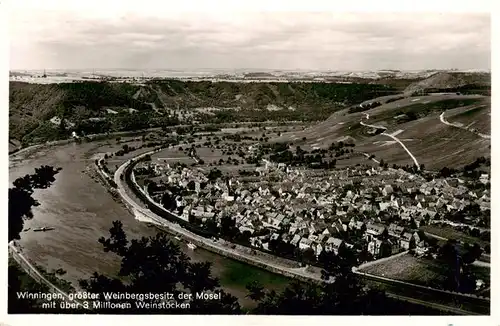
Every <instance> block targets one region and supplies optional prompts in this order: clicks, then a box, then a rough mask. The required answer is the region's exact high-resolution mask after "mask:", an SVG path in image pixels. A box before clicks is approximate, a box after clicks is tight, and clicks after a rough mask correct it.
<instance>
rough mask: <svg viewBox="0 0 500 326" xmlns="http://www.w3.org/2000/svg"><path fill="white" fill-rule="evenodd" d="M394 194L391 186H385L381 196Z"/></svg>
mask: <svg viewBox="0 0 500 326" xmlns="http://www.w3.org/2000/svg"><path fill="white" fill-rule="evenodd" d="M393 192H394V189H393V188H392V186H391V185H386V186H385V187H384V189H382V195H383V196H384V197H385V196H388V195H390V194H392V193H393Z"/></svg>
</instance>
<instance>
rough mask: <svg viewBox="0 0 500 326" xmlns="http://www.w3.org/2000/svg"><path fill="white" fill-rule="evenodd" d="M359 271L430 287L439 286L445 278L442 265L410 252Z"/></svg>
mask: <svg viewBox="0 0 500 326" xmlns="http://www.w3.org/2000/svg"><path fill="white" fill-rule="evenodd" d="M361 271H362V272H364V273H368V274H373V275H377V276H383V277H387V278H392V279H396V280H400V281H405V282H409V283H413V284H418V285H423V286H432V287H439V285H440V284H442V283H443V282H444V280H445V277H444V273H445V271H444V269H443V266H442V265H440V264H438V263H436V262H435V261H432V260H429V259H426V258H417V257H414V256H412V255H410V254H407V255H403V256H399V257H396V258H394V259H390V260H388V261H385V262H381V263H379V264H374V265H371V266H368V267H366V268H365V269H363V270H361Z"/></svg>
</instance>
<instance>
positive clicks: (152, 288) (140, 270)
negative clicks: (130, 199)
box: [80, 221, 240, 314]
mask: <svg viewBox="0 0 500 326" xmlns="http://www.w3.org/2000/svg"><path fill="white" fill-rule="evenodd" d="M99 242H100V243H101V244H102V245H103V247H104V250H105V251H109V252H113V253H115V254H116V255H118V256H119V257H120V258H121V267H120V271H119V275H118V276H119V277H120V279H118V278H109V277H107V276H104V275H100V274H98V273H94V275H93V276H92V277H91V278H90V279H87V280H82V281H80V286H81V287H82V289H84V290H85V291H88V292H91V293H99V294H100V296H101V297H104V293H105V292H112V293H129V294H130V293H158V294H159V293H172V294H173V295H174V296H173V298H174V299H173V301H175V302H177V303H182V302H189V304H190V309H188V310H186V309H182V308H180V307H179V308H176V307H175V306H174V307H173V308H172V309H169V313H174V314H192V313H201V314H208V313H212V314H214V313H215V314H233V313H239V312H240V306H239V304H238V301H237V299H236V298H235V297H233V296H232V295H229V294H227V293H226V292H224V290H222V289H220V284H219V280H218V279H217V278H215V277H213V276H212V275H211V270H210V269H211V263H209V262H196V263H194V262H191V261H190V259H189V257H187V256H186V255H185V254H184V253H182V252H181V250H180V247H179V246H178V245H177V244H174V243H173V242H171V241H170V240H169V239H168V238H167V236H166V235H165V234H157V235H156V236H155V237H149V238H146V237H142V238H141V239H133V240H131V241H129V240H128V239H127V236H126V234H125V232H124V231H123V228H122V223H121V222H120V221H115V222H113V227H112V228H111V229H110V236H109V238H106V239H105V238H104V237H103V238H101V239H99ZM121 279H126V280H127V282H126V283H124V282H122V281H121ZM199 292H218V293H220V294H221V300H202V299H196V298H195V297H194V296H193V297H194V298H192V299H191V300H189V301H184V300H182V299H179V294H181V293H193V294H194V293H199ZM165 299H168V298H161V297H159V298H157V299H155V298H153V299H152V300H150V301H149V302H150V303H157V304H160V305H161V304H162V302H163V303H164V302H165ZM135 301H136V300H133V299H130V300H128V299H115V300H111V302H113V303H127V302H128V303H131V306H132V308H131V310H130V311H127V312H128V313H135V314H151V313H164V309H161V308H158V309H157V308H151V309H140V308H137V307H136V306H135V303H134V302H135ZM168 301H170V302H171V301H172V300H168ZM96 312H98V313H116V310H109V309H105V308H103V309H97V311H96Z"/></svg>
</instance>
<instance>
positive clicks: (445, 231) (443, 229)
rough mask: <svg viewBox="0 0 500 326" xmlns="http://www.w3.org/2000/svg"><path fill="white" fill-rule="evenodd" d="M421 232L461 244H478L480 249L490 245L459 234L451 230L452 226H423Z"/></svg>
mask: <svg viewBox="0 0 500 326" xmlns="http://www.w3.org/2000/svg"><path fill="white" fill-rule="evenodd" d="M420 229H421V230H423V231H425V232H428V233H431V234H435V235H437V236H440V237H443V238H446V239H454V240H459V241H462V242H466V243H470V244H474V243H478V244H479V245H480V246H481V248H484V246H486V245H488V244H490V242H489V241H484V240H482V239H480V238H476V237H473V236H470V235H468V234H466V233H464V232H461V231H460V230H457V229H455V228H453V227H452V226H444V225H425V226H422V227H420Z"/></svg>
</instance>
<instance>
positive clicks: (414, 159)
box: [360, 114, 420, 170]
mask: <svg viewBox="0 0 500 326" xmlns="http://www.w3.org/2000/svg"><path fill="white" fill-rule="evenodd" d="M366 117H367V118H369V117H370V116H369V115H368V114H366ZM360 124H361V125H362V126H365V127H370V128H375V129H383V130H387V127H384V126H376V125H369V124H366V123H364V122H363V121H360ZM381 135H383V136H386V137H390V138H392V139H393V140H395V141H396V142H397V143H398V144H399V145H401V146H402V147H403V149H404V150H405V151H406V152H407V153H408V155H410V157H411V159H412V160H413V162H414V163H415V165H416V166H417V169H419V170H420V164H419V163H418V161H417V158H416V157H415V156H414V155H413V154H412V153H411V152H410V150H409V149H408V148H407V147H406V146H405V144H403V142H402V141H401V140H399V139H398V138H397V137H396V136H393V135H390V134H387V133H386V132H385V131H384V132H383V133H381Z"/></svg>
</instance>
